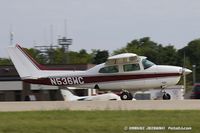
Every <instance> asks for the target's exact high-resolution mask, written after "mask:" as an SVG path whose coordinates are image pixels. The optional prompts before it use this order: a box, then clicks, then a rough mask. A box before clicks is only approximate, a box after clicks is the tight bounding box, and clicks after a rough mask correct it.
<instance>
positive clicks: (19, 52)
mask: <svg viewBox="0 0 200 133" xmlns="http://www.w3.org/2000/svg"><path fill="white" fill-rule="evenodd" d="M8 53H9V55H10V58H11V60H12V62H13V64H14V65H15V67H16V69H17V71H18V73H19V75H20V77H21V79H22V80H23V81H25V82H29V83H33V84H44V85H54V86H66V87H78V88H95V89H101V90H111V91H116V90H123V91H122V93H121V94H120V97H121V99H122V100H131V99H132V98H133V96H132V95H131V93H129V92H128V91H127V90H131V89H132V90H136V89H137V90H138V89H141V90H142V89H143V90H144V89H145V90H146V89H150V88H161V89H162V88H164V87H166V86H171V85H176V84H177V83H178V82H179V80H180V78H181V76H182V75H183V74H186V75H187V74H189V73H191V72H192V71H191V70H189V69H186V68H182V67H177V66H167V65H155V64H154V63H152V62H151V61H149V60H147V57H144V56H138V55H136V54H133V53H124V54H119V55H115V56H111V57H109V58H108V59H107V61H106V62H105V63H102V64H99V65H96V66H95V67H93V68H91V69H88V70H86V71H68V70H55V69H53V70H52V69H49V68H47V67H45V66H43V65H41V64H39V63H37V62H36V61H35V60H34V59H33V58H32V57H31V56H30V55H29V54H28V53H27V52H26V51H25V50H24V49H23V48H22V47H20V46H19V45H16V46H11V47H9V48H8ZM163 99H170V95H169V94H167V93H165V91H163Z"/></svg>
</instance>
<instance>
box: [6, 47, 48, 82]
mask: <svg viewBox="0 0 200 133" xmlns="http://www.w3.org/2000/svg"><path fill="white" fill-rule="evenodd" d="M8 53H9V55H10V58H11V60H12V62H13V63H14V65H15V67H16V69H17V72H18V73H19V75H20V77H21V78H22V79H26V78H36V77H37V74H38V73H39V72H40V70H44V66H41V65H40V64H39V63H37V62H36V61H35V60H34V59H33V58H32V57H31V56H30V55H29V54H28V53H27V52H26V51H25V50H24V49H23V48H21V47H20V46H19V45H16V46H11V47H9V48H8Z"/></svg>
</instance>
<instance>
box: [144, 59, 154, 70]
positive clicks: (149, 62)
mask: <svg viewBox="0 0 200 133" xmlns="http://www.w3.org/2000/svg"><path fill="white" fill-rule="evenodd" d="M142 64H143V66H144V69H147V68H150V67H152V66H153V65H155V64H154V63H153V62H151V61H149V60H147V59H143V60H142Z"/></svg>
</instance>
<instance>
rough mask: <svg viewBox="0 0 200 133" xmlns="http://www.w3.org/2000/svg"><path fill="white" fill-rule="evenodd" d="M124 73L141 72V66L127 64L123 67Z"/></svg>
mask: <svg viewBox="0 0 200 133" xmlns="http://www.w3.org/2000/svg"><path fill="white" fill-rule="evenodd" d="M123 69H124V72H129V71H138V70H140V65H139V64H126V65H123Z"/></svg>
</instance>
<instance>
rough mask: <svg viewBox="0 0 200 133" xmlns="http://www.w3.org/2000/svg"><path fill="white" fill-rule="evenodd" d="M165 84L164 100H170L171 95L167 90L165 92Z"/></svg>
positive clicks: (163, 87)
mask: <svg viewBox="0 0 200 133" xmlns="http://www.w3.org/2000/svg"><path fill="white" fill-rule="evenodd" d="M164 89H165V86H161V92H162V93H163V96H162V98H163V100H170V99H171V95H170V94H169V93H167V92H165V90H164Z"/></svg>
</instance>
